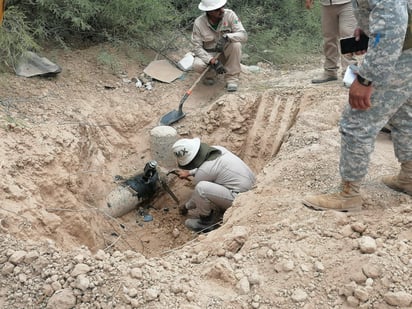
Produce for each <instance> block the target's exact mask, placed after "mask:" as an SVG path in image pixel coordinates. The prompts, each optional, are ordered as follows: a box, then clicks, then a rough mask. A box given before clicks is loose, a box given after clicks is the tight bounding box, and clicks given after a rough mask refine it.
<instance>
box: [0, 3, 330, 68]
mask: <svg viewBox="0 0 412 309" xmlns="http://www.w3.org/2000/svg"><path fill="white" fill-rule="evenodd" d="M199 1H200V0H197V1H192V0H104V1H102V0H35V1H34V0H33V1H20V0H9V1H7V8H6V12H5V16H4V23H3V26H2V27H0V56H1V59H3V60H4V61H5V62H6V63H7V64H8V65H13V64H14V63H15V60H16V58H17V57H18V56H19V55H20V54H21V53H22V52H24V51H25V50H36V49H38V48H39V46H38V44H42V43H44V42H47V43H48V45H49V44H50V43H51V42H53V43H56V42H57V43H58V44H59V45H60V46H64V47H65V46H68V45H72V46H74V47H79V44H82V45H84V44H95V43H100V42H110V43H112V44H114V45H116V44H118V43H122V44H123V43H127V44H129V45H130V46H132V47H133V48H139V47H146V48H149V49H152V50H155V51H156V52H158V53H160V54H166V53H167V51H170V50H173V49H178V48H182V47H183V48H186V49H191V46H190V43H189V39H190V31H191V29H192V26H193V21H194V19H195V18H196V17H197V16H198V15H200V14H201V13H202V12H201V11H199V9H198V4H199ZM227 7H228V8H232V9H233V10H234V11H235V12H236V13H237V14H238V15H239V17H240V19H241V20H242V23H243V24H244V26H245V28H246V30H247V32H248V34H249V41H248V43H247V44H245V46H244V51H245V52H246V53H247V54H249V60H248V61H249V62H251V63H256V62H258V61H261V60H262V59H263V60H265V61H267V62H270V63H273V64H281V63H287V62H288V61H291V62H294V63H296V61H300V60H302V61H304V60H303V59H305V55H306V54H310V53H312V54H313V53H314V51H316V52H318V51H320V46H321V43H322V38H321V35H320V10H319V4H317V5H316V6H315V8H314V9H313V10H311V11H308V10H306V9H305V8H304V6H303V1H302V0H300V1H290V0H277V1H274V0H269V1H268V0H265V1H263V0H232V1H229V2H228V4H227ZM55 45H56V44H55Z"/></svg>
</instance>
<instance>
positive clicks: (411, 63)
mask: <svg viewBox="0 0 412 309" xmlns="http://www.w3.org/2000/svg"><path fill="white" fill-rule="evenodd" d="M371 103H372V107H371V108H370V109H368V110H365V111H361V110H355V109H352V108H351V107H350V105H349V104H348V105H347V106H346V107H345V109H344V111H343V114H342V117H341V121H340V133H341V155H340V164H339V170H340V174H341V177H342V179H343V180H345V181H361V180H362V178H363V177H364V176H365V175H366V173H367V169H368V165H369V161H370V155H371V153H372V152H373V150H374V147H375V145H374V144H375V139H376V137H377V135H378V133H379V131H380V130H381V128H382V127H383V126H385V124H387V123H389V124H390V125H391V126H392V131H391V137H392V141H393V146H394V151H395V156H396V158H397V159H398V161H399V162H401V163H402V162H406V161H412V50H408V51H405V52H403V54H402V55H401V56H400V58H399V60H398V62H397V64H396V67H395V71H394V73H393V74H392V75H391V76H390V77H389V79H388V80H386V81H385V83H384V84H383V83H379V81H377V82H376V83H374V91H373V93H372V97H371Z"/></svg>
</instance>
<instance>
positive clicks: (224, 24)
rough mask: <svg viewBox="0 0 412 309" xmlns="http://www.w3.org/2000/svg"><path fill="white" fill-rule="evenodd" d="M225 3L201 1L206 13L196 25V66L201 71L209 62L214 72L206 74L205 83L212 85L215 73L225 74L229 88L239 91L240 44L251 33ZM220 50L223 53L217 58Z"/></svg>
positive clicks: (198, 19)
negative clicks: (226, 7) (247, 31)
mask: <svg viewBox="0 0 412 309" xmlns="http://www.w3.org/2000/svg"><path fill="white" fill-rule="evenodd" d="M225 4H226V0H202V1H201V2H200V3H199V9H200V10H201V11H204V12H205V13H204V14H202V15H200V16H199V17H198V18H196V20H195V22H194V26H193V32H192V43H193V44H194V50H193V52H194V54H195V59H194V62H193V69H194V70H195V71H196V72H198V73H201V72H203V71H204V70H205V69H206V67H207V66H208V65H210V66H211V67H212V68H213V69H214V72H213V71H211V72H210V73H209V75H207V74H206V78H205V79H204V83H205V84H207V85H213V84H214V82H215V76H216V73H217V74H225V82H226V89H227V91H236V90H237V89H238V80H239V75H240V72H241V67H240V60H241V58H242V45H241V43H245V42H246V41H247V37H248V36H247V33H246V31H245V28H243V25H242V23H241V22H240V19H239V18H238V17H237V15H236V13H235V12H233V11H232V10H229V9H225V8H224V7H225ZM217 53H221V54H220V56H219V57H218V58H217V59H215V56H216V55H217ZM212 73H213V74H214V75H211V74H212Z"/></svg>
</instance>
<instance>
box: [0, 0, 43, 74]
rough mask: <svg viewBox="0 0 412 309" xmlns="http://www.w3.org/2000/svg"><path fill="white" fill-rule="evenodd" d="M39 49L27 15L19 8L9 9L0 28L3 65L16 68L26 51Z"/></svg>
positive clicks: (0, 56)
mask: <svg viewBox="0 0 412 309" xmlns="http://www.w3.org/2000/svg"><path fill="white" fill-rule="evenodd" d="M39 48H40V47H39V45H38V44H37V43H36V41H35V40H34V38H33V36H32V33H31V31H30V26H29V23H28V22H27V20H26V18H25V15H24V14H23V13H22V12H21V11H20V10H19V9H18V8H17V7H14V6H11V7H9V8H8V9H7V11H6V13H5V15H4V21H3V25H2V26H1V27H0V59H2V60H3V61H4V63H3V65H4V64H5V65H6V66H9V67H14V66H15V64H16V61H17V59H18V58H20V56H21V55H22V54H23V53H24V52H25V51H27V50H32V51H36V50H38V49H39Z"/></svg>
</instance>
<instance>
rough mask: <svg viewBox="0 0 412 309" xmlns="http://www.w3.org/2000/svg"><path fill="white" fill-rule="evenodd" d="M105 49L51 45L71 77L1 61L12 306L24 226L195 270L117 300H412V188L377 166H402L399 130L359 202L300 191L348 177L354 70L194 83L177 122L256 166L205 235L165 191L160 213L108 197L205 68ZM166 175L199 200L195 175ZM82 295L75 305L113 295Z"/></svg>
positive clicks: (49, 236)
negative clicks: (149, 66)
mask: <svg viewBox="0 0 412 309" xmlns="http://www.w3.org/2000/svg"><path fill="white" fill-rule="evenodd" d="M100 48H101V47H95V48H89V49H85V50H73V51H60V50H58V51H49V52H48V53H47V55H48V57H49V59H51V60H53V61H54V62H56V63H58V64H59V65H61V66H62V67H63V72H62V73H61V74H59V75H58V76H57V77H52V78H30V79H27V78H19V77H17V76H14V75H13V74H8V73H4V74H2V75H0V138H1V140H2V147H1V148H0V172H1V177H0V190H1V192H2V193H1V195H0V201H1V203H0V205H1V206H0V223H1V224H0V228H1V233H2V234H1V235H2V239H3V246H4V248H3V249H4V250H3V252H8V253H5V254H6V258H3V259H1V260H0V268H2V269H3V271H2V273H3V275H4V277H5V279H4V281H3V280H2V282H1V283H2V288H1V290H0V291H1V293H0V304H2V305H3V306H2V307H4V308H19V307H20V306H21V305H22V304H21V303H19V301H18V300H17V299H18V296H16V297H12V301H11V300H10V296H7V295H9V293H11V292H10V289H9V288H7V280H11V279H10V278H14V279H13V280H17V281H19V279H18V278H17V275H18V274H16V270H15V268H13V269H14V272H13V271H11V272H8V271H5V270H4V269H5V268H6V266H7V265H8V264H7V263H10V257H11V256H13V253H14V250H16V248H12V247H9V245H8V244H9V243H10V242H9V241H6V239H9V238H8V237H12V239H15V241H16V242H17V244H18V245H15V246H16V247H19V248H23V249H21V250H26V251H30V250H35V249H33V248H35V247H36V246H37V245H38V247H39V248H40V247H41V246H42V245H41V244H44V243H53V245H54V246H55V248H57V249H55V250H58V251H59V254H60V255H61V256H64V257H65V258H67V259H70V257H71V256H72V255H73V252H77V251H76V250H78V249H79V248H87V249H88V250H90V256H93V255H95V254H97V253H99V252H100V253H101V252H105V253H106V254H108V255H110V254H114V253H115V252H129V251H132V252H138V253H139V254H142V255H143V256H144V257H145V258H147V259H154V261H163V262H159V263H166V261H167V262H170V261H173V263H176V264H175V265H174V266H173V267H176V269H177V270H176V271H178V272H180V273H176V274H174V275H173V271H174V270H175V268H173V267H171V268H170V269H172V270H170V272H171V274H168V275H170V276H172V277H173V276H177V275H179V276H184V277H185V278H186V279H187V278H189V279H187V281H188V282H190V284H188V285H189V288H188V289H187V290H184V289H183V290H182V291H180V290H179V291H178V292H176V291H173V289H172V288H170V287H169V288H170V290H172V292H173V293H171V292H170V294H171V295H172V296H170V297H169V294H168V292H167V291H169V290H167V288H164V289H163V290H162V291H163V294H164V295H165V296H164V297H163V298H162V297H160V296H158V297H146V298H144V297H143V298H142V299H144V301H141V302H137V303H136V302H133V299H135V298H136V297H133V296H130V295H129V296H128V298H120V300H117V303H116V304H117V306H115V305H114V302H113V303H111V304H112V305H111V307H113V308H115V307H116V308H117V307H119V308H123V307H124V308H135V307H139V306H140V307H142V308H345V307H359V308H390V307H398V308H411V306H412V285H411V282H412V278H411V274H412V207H411V204H412V200H411V198H410V197H409V196H407V195H404V194H401V193H397V192H394V191H391V190H389V189H388V188H386V187H385V186H384V185H383V184H381V183H380V180H379V178H380V176H382V175H385V174H390V173H395V172H397V170H398V164H397V162H396V159H395V158H394V155H393V150H392V143H391V140H390V135H388V134H383V133H382V134H381V135H380V136H379V137H378V140H377V143H376V150H375V152H374V154H373V157H372V162H371V165H370V173H369V175H368V177H367V178H366V179H365V181H364V186H363V188H362V193H363V196H364V207H363V210H362V211H361V212H359V213H335V212H317V211H313V210H310V209H307V208H305V207H304V206H303V205H302V204H301V202H300V201H301V198H302V197H303V196H304V195H306V194H308V193H316V192H327V191H333V190H335V189H337V188H338V185H339V175H338V171H337V170H338V159H339V133H338V121H339V117H340V112H341V110H342V107H343V106H344V104H346V100H347V89H346V88H344V87H343V86H342V82H341V81H337V82H331V83H328V84H325V85H318V86H315V85H312V84H311V83H310V79H311V77H312V76H313V75H314V74H316V73H317V72H319V69H318V68H319V67H320V64H319V63H313V64H310V65H307V66H302V67H295V68H289V69H288V70H286V69H285V70H279V69H274V68H272V67H270V66H268V65H265V64H264V63H260V64H259V68H260V70H259V72H255V73H252V72H249V71H248V70H247V68H246V67H245V72H244V73H243V74H242V76H241V88H240V90H239V91H238V92H236V93H226V91H225V90H224V83H223V81H222V80H220V81H219V82H218V83H217V84H216V85H214V86H212V87H208V86H204V85H202V84H199V85H198V86H197V87H196V88H195V90H194V92H193V93H192V95H191V96H190V97H189V99H188V100H187V101H186V102H185V105H184V110H185V112H186V117H185V118H183V119H182V120H181V121H179V122H178V123H175V124H173V127H174V128H175V129H176V130H177V132H178V134H179V136H181V137H195V136H198V137H201V138H202V140H204V141H206V142H208V143H210V144H219V145H223V146H225V147H227V148H229V149H231V150H232V151H234V152H235V153H237V154H238V155H239V156H240V157H242V158H243V159H244V160H245V161H246V162H247V163H248V164H249V165H250V166H251V167H252V169H253V170H254V171H255V172H256V174H257V176H258V177H257V184H256V186H255V188H254V189H253V190H252V191H250V192H247V193H244V194H241V195H240V196H239V197H238V198H237V199H236V201H235V204H234V206H233V207H232V208H230V209H229V210H228V211H227V212H226V214H225V216H224V220H223V226H222V227H221V228H219V229H218V230H216V231H213V232H211V233H209V234H207V235H201V236H199V235H196V234H193V233H191V232H189V231H188V230H187V229H186V228H185V227H184V224H183V222H184V220H185V217H182V216H180V215H179V214H178V211H177V207H176V204H175V203H174V201H173V200H172V199H171V198H170V196H169V195H168V194H166V193H165V192H159V194H158V195H157V196H156V198H155V199H154V200H153V201H151V203H150V205H151V207H150V208H149V209H148V211H149V213H150V214H151V215H152V216H153V221H151V222H144V221H143V218H142V216H141V214H140V213H139V212H138V211H132V212H130V213H129V214H127V215H125V216H123V217H121V218H112V217H109V216H107V215H105V214H104V212H102V208H103V207H104V205H105V203H106V198H107V196H108V194H109V193H110V192H111V191H112V190H114V189H115V188H116V186H117V184H116V183H115V182H114V177H115V176H116V175H122V176H128V175H129V176H130V175H133V174H136V173H138V172H140V171H141V170H142V169H143V167H144V165H145V163H146V162H147V161H149V160H151V159H152V157H151V152H150V141H149V138H150V137H149V132H150V130H151V129H153V128H154V127H156V126H157V125H158V124H159V119H160V118H161V116H162V115H164V114H165V113H167V112H169V111H171V110H173V109H176V108H177V105H178V103H179V101H180V99H181V97H182V96H183V94H184V92H185V91H186V90H187V89H189V87H190V86H191V85H192V83H193V82H194V81H195V80H196V78H197V74H196V73H193V72H189V73H187V74H184V75H183V76H182V78H180V79H178V80H176V81H175V82H173V83H171V84H167V83H161V82H157V81H153V89H152V90H147V89H145V88H137V87H136V86H135V84H134V83H133V82H130V79H132V78H133V77H138V76H139V75H140V74H141V73H142V71H143V69H144V66H143V65H141V64H139V63H137V62H136V61H135V60H133V59H131V58H129V57H127V56H125V55H124V54H122V53H119V54H118V56H117V57H118V58H117V59H119V64H120V67H121V71H122V72H121V74H112V72H111V71H110V70H109V69H108V68H107V67H105V66H102V65H99V62H98V61H97V55H98V53H99V50H100ZM152 56H153V57H154V55H152ZM179 56H180V55H171V57H172V59H173V57H175V59H178V58H177V57H179ZM168 181H169V186H170V188H171V189H172V191H173V192H174V193H175V194H176V195H177V196H178V198H179V199H180V200H181V201H185V200H186V199H187V198H188V196H189V194H190V191H191V188H192V185H191V183H190V182H186V181H183V180H179V179H176V178H175V176H173V175H170V176H168ZM13 244H15V243H14V242H13ZM27 244H30V245H27ZM33 244H36V245H33ZM24 248H25V249H24ZM28 248H30V249H28ZM56 263H58V262H56ZM62 263H63V262H62ZM153 263H154V262H153ZM170 263H172V262H170ZM187 263H189V265H190V267H188V265H187ZM12 264H13V265H16V263H12ZM64 265H65V264H62V265H61V267H60V266H59V265H58V264H57V266H56V268H57V269H58V268H59V267H60V268H62V269H64ZM162 265H163V264H162ZM20 267H23V266H21V265H20ZM25 267H26V266H25ZM27 267H29V266H27ZM126 267H127V266H126ZM370 269H373V270H375V269H379V271H376V272H374V271H371V270H370ZM368 270H369V271H368ZM65 271H66V270H65ZM27 272H28V273H31V272H30V271H29V270H27ZM62 272H64V271H63V270H62ZM158 272H160V270H158ZM7 276H9V279H6V278H7ZM33 276H34V275H33ZM62 276H63V275H62ZM107 276H109V275H107ZM40 277H41V276H40ZM63 277H64V276H63ZM63 277H62V279H61V280H60V279H59V281H64V282H66V279H63ZM115 277H116V275H115V274H114V275H113V276H112V277H110V276H109V277H108V278H107V280H108V281H110V280H114V281H116V280H117V281H118V280H119V278H118V277H116V278H115ZM160 277H161V275H160ZM245 278H246V279H245ZM186 279H185V280H186ZM142 280H143V279H142ZM152 280H154V281H155V280H156V279H152ZM191 280H193V282H192V281H191ZM197 280H199V281H197ZM117 281H116V282H117ZM16 284H17V285H18V283H16ZM19 284H20V285H22V286H19V287H20V289H21V290H22V291H23V292H21V293H23V295H25V294H24V293H25V292H24V291H25V287H24V284H23V283H21V282H20V283H19ZM62 285H63V286H64V285H65V284H64V283H62ZM124 285H127V284H126V283H124ZM66 286H69V284H68V283H67V284H66ZM33 289H34V288H33ZM73 289H74V288H73ZM55 290H56V291H57V290H58V289H57V288H55ZM78 290H79V289H78ZM80 290H81V289H80ZM85 290H87V288H86V289H85ZM165 290H166V291H165ZM83 292H84V293H86V292H85V291H83ZM27 293H28V292H27ZM42 293H43V294H44V295H45V296H44V297H43V298H42V299H41V301H38V302H37V304H39V305H38V306H39V307H46V306H47V304H48V306H49V308H57V307H58V306H57V307H53V305H52V304H51V302H50V298H51V296H52V295H53V293H45V292H44V291H43V292H42ZM125 293H126V292H125ZM40 294H41V293H40ZM80 294H81V293H80ZM80 294H79V295H80ZM119 294H121V293H119ZM126 294H127V293H126ZM129 294H130V293H129ZM160 294H161V293H160ZM81 295H83V294H81ZM76 297H77V298H76V302H75V307H76V308H103V307H104V306H103V305H102V303H103V301H102V302H101V303H100V305H96V304H95V303H94V304H93V302H88V301H86V300H85V299H84V298H83V300H82V298H81V296H78V295H77V294H76ZM116 297H117V293H116V295H114V296H113V298H116ZM119 297H120V296H119ZM96 299H98V297H97V296H96ZM125 299H126V300H125ZM130 299H132V300H130ZM87 304H90V305H87ZM136 304H137V305H139V306H137V305H136ZM99 306H100V307H99ZM35 307H36V306H33V308H35ZM72 307H73V306H72ZM61 308H62V307H61ZM67 308H70V306H69V307H67Z"/></svg>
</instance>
